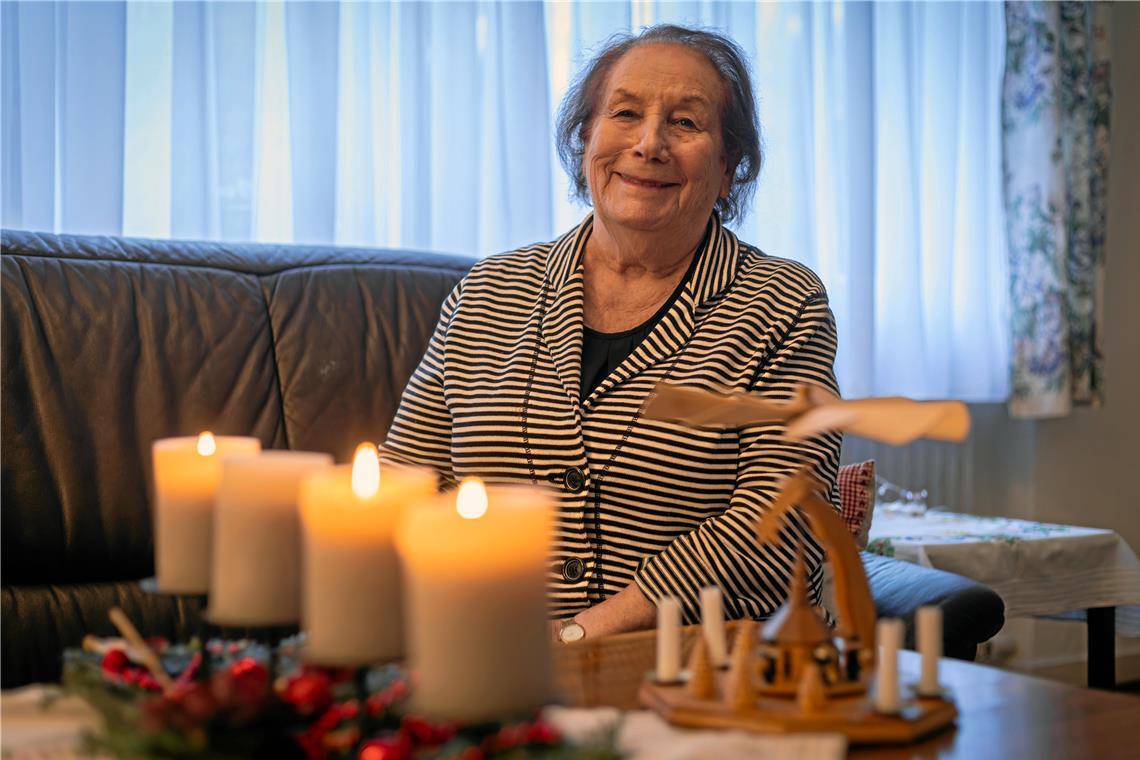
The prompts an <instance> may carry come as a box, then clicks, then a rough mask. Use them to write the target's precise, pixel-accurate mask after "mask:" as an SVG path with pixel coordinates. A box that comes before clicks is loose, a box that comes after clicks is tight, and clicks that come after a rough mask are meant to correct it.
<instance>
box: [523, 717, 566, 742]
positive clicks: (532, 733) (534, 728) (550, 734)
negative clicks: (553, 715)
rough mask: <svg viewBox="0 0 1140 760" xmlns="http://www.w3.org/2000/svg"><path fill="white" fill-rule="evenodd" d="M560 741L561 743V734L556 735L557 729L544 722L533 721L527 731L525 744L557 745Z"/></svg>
mask: <svg viewBox="0 0 1140 760" xmlns="http://www.w3.org/2000/svg"><path fill="white" fill-rule="evenodd" d="M560 741H562V734H560V733H558V729H557V728H555V727H554V726H552V725H550V724H549V723H546V722H545V721H541V720H538V721H535V722H534V723H533V724H532V725H531V727H530V728H529V729H527V734H526V742H527V744H557V743H558V742H560Z"/></svg>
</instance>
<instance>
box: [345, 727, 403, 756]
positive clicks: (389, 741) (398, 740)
mask: <svg viewBox="0 0 1140 760" xmlns="http://www.w3.org/2000/svg"><path fill="white" fill-rule="evenodd" d="M412 750H413V746H412V740H411V739H410V738H408V735H407V734H405V733H403V732H401V733H398V734H392V735H391V736H386V737H384V738H383V739H373V740H372V741H370V742H367V743H366V744H365V745H364V746H363V747H361V748H360V754H359V755H357V759H358V760H410V758H411V757H412Z"/></svg>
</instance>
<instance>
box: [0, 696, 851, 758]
mask: <svg viewBox="0 0 1140 760" xmlns="http://www.w3.org/2000/svg"><path fill="white" fill-rule="evenodd" d="M44 693H45V691H44V687H42V686H28V687H25V688H22V689H15V690H12V691H6V692H3V693H2V694H0V712H2V713H3V720H2V721H0V725H2V733H0V747H2V751H3V757H4V759H5V760H78V759H79V758H81V757H87V756H85V755H80V754H79V753H78V752H77V750H76V748H77V746H78V743H79V738H80V735H81V734H82V732H83V731H85V730H92V729H94V728H96V727H97V725H98V718H97V716H96V714H95V712H94V711H93V710H92V709H91V708H90V707H88V706H87V705H86V704H85V703H84V702H82V701H81V700H79V699H78V698H76V697H66V698H63V699H60V700H58V701H57V702H56V703H55V704H54V705H53V706H52V707H51V708H50V709H47V710H44V709H43V707H42V702H43V697H44ZM545 715H546V718H547V719H548V720H550V721H551V722H552V723H553V724H554V725H556V726H557V727H558V728H559V730H561V731H562V732H563V734H564V735H565V736H566V737H567V738H570V739H574V740H578V741H581V742H583V743H589V742H590V740H592V739H595V738H597V737H598V736H600V735H615V736H616V739H617V746H618V748H619V750H620V751H621V752H622V753H623V754H624V755H625V756H627V757H629V758H631V760H707V758H716V759H717V760H750V759H751V758H757V757H764V758H770V759H771V760H804V758H813V760H816V759H818V760H841V758H843V757H845V756H846V754H847V739H846V737H844V736H843V735H842V734H790V735H782V736H761V735H758V734H749V733H746V732H744V731H687V730H682V729H677V728H673V727H672V726H670V725H669V724H668V723H666V722H665V721H663V720H661V718H659V717H657V715H656V714H655V713H652V712H649V711H646V710H636V711H632V712H626V713H622V712H620V711H619V710H617V709H614V708H598V709H574V708H565V707H551V708H547V710H546V713H545ZM88 760H90V759H89V758H88Z"/></svg>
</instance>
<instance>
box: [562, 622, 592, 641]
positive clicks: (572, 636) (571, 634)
mask: <svg viewBox="0 0 1140 760" xmlns="http://www.w3.org/2000/svg"><path fill="white" fill-rule="evenodd" d="M585 635H586V629H585V628H583V627H582V626H580V625H578V624H577V623H575V622H574V621H573V620H569V621H567V622H565V623H563V624H562V629H561V630H560V631H559V632H558V638H560V639H562V641H563V642H565V643H567V644H569V643H570V642H572V641H579V640H581V639H582V638H583V637H585Z"/></svg>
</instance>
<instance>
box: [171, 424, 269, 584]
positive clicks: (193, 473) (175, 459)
mask: <svg viewBox="0 0 1140 760" xmlns="http://www.w3.org/2000/svg"><path fill="white" fill-rule="evenodd" d="M260 450H261V442H260V441H258V440H257V439H256V438H247V437H243V436H232V435H220V436H214V435H213V434H211V433H209V432H206V433H202V434H201V435H197V436H183V437H178V438H160V439H159V440H157V441H155V442H154V443H153V444H152V445H151V459H152V464H153V469H154V510H153V519H154V575H155V582H156V583H157V584H158V588H159V590H160V591H162V592H164V593H168V594H205V593H206V592H207V591H208V590H209V588H210V551H211V546H212V542H213V531H214V497H215V496H216V495H217V491H218V482H219V480H220V479H221V477H222V460H223V459H224V458H225V457H227V456H233V455H240V454H247V455H248V454H256V453H257V452H259V451H260Z"/></svg>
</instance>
